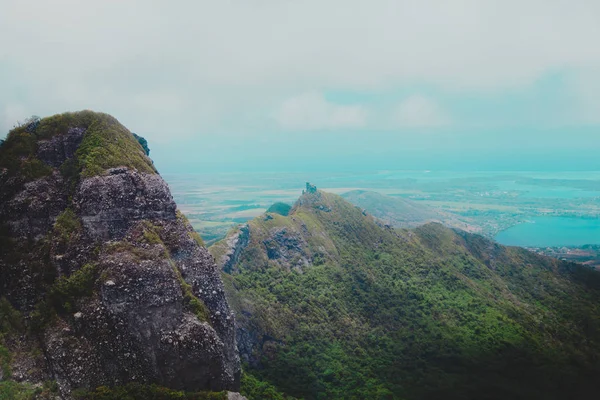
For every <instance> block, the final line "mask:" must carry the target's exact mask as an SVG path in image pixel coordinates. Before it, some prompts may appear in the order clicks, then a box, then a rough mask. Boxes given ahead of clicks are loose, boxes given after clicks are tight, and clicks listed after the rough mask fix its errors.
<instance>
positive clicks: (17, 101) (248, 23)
mask: <svg viewBox="0 0 600 400" xmlns="http://www.w3.org/2000/svg"><path fill="white" fill-rule="evenodd" d="M0 5H1V6H2V11H3V12H2V13H1V14H0V87H1V88H2V91H1V94H0V136H3V135H5V134H6V132H8V130H9V129H10V128H11V127H12V126H13V125H14V124H15V123H16V122H17V121H22V120H23V119H25V118H27V117H29V116H31V115H39V116H42V117H43V116H49V115H53V114H56V113H62V112H65V111H77V110H81V109H92V110H95V111H102V112H106V113H109V114H111V115H113V116H115V117H116V118H117V119H119V120H120V121H121V123H123V124H124V125H125V126H126V127H128V128H129V129H130V130H131V131H133V132H135V133H137V134H139V135H141V136H144V137H145V138H146V139H147V140H148V141H149V143H150V148H151V150H152V153H151V156H152V158H153V159H154V160H155V162H156V165H157V166H158V168H159V170H160V171H161V172H166V173H170V172H177V173H181V172H204V171H215V172H218V171H244V170H263V171H268V170H284V171H313V170H320V171H327V170H331V171H340V170H341V171H351V170H362V169H364V170H378V169H432V170H433V169H437V170H443V169H445V170H448V169H454V170H465V169H467V170H600V162H599V161H597V160H598V157H597V156H596V155H595V151H596V150H597V149H599V148H600V134H599V133H600V95H599V93H600V52H598V51H593V49H594V48H595V44H596V43H598V41H599V40H600V24H598V21H599V20H600V2H597V1H592V0H584V1H580V2H577V4H576V5H575V4H574V3H572V2H569V1H566V0H552V1H539V0H529V1H516V0H515V1H512V0H511V1H489V2H480V1H472V0H459V1H456V2H441V3H440V2H435V1H419V2H409V1H406V2H405V1H391V0H376V1H368V2H366V1H361V0H351V1H338V0H331V1H316V0H307V1H302V2H285V1H284V2H282V1H275V0H264V1H239V0H233V1H225V2H223V1H210V0H203V1H194V2H191V1H186V2H181V3H179V6H178V7H173V5H172V3H171V2H166V1H157V2H151V3H148V2H141V1H139V0H127V1H116V0H109V1H104V2H102V3H87V2H79V1H75V0H59V1H53V2H45V1H41V0H27V1H22V0H19V1H17V0H0ZM132 15H135V18H132V17H131V16H132ZM23 21H27V22H26V23H24V22H23ZM32 26H35V29H31V27H32ZM309 27H310V29H309Z"/></svg>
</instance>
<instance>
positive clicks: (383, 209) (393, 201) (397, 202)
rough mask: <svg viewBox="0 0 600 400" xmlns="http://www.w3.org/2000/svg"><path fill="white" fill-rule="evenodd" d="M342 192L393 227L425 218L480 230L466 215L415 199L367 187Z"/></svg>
mask: <svg viewBox="0 0 600 400" xmlns="http://www.w3.org/2000/svg"><path fill="white" fill-rule="evenodd" d="M341 196H342V197H343V198H344V199H345V200H347V201H349V202H350V203H352V204H354V205H356V206H358V207H360V208H363V209H365V210H366V211H368V212H369V213H370V214H372V215H373V216H375V217H377V218H379V219H380V220H382V221H384V222H386V223H388V224H390V225H392V226H394V227H396V228H414V227H417V226H419V225H423V224H426V223H428V222H440V223H442V224H444V225H446V226H449V227H453V228H459V229H463V230H466V231H470V232H479V231H480V229H479V228H477V227H476V226H475V225H474V224H473V221H471V220H470V219H469V218H466V217H463V216H458V215H456V214H452V213H449V212H447V211H441V210H437V209H435V208H433V207H430V206H428V205H426V204H422V203H418V202H415V201H411V200H407V199H403V198H399V197H391V196H386V195H383V194H381V193H377V192H372V191H366V190H353V191H350V192H347V193H343V194H342V195H341Z"/></svg>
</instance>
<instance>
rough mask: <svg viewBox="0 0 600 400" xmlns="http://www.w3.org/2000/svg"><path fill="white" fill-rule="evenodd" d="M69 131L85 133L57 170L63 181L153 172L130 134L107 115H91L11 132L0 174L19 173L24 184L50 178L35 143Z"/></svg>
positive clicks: (1, 150) (0, 157)
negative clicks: (112, 172) (110, 172)
mask: <svg viewBox="0 0 600 400" xmlns="http://www.w3.org/2000/svg"><path fill="white" fill-rule="evenodd" d="M34 122H35V123H34ZM70 128H82V129H85V130H86V131H85V134H84V137H83V141H82V143H81V145H80V147H79V149H78V150H77V152H76V157H75V159H73V160H67V161H66V162H65V164H67V163H68V164H67V165H63V166H61V168H60V170H61V172H63V175H65V176H67V178H69V179H72V178H74V177H78V176H79V174H81V175H83V176H86V177H88V176H94V175H99V174H101V173H103V172H104V171H105V170H106V169H108V168H113V167H119V166H126V167H130V168H135V169H137V170H138V171H141V172H148V173H154V172H156V170H155V168H154V166H153V164H152V161H150V159H149V158H148V157H147V155H146V151H145V149H144V148H143V147H142V145H141V144H140V142H139V141H138V140H137V139H136V138H135V137H134V136H133V134H132V133H131V132H129V131H128V130H127V129H126V128H125V127H124V126H123V125H121V124H120V123H119V122H118V121H117V120H116V119H115V118H113V117H111V116H110V115H108V114H102V113H96V112H92V111H80V112H73V113H64V114H58V115H54V116H52V117H48V118H43V119H41V120H35V121H33V120H32V121H31V122H30V123H27V124H23V125H21V126H18V127H17V128H15V129H13V130H12V131H10V132H9V134H8V136H7V138H6V140H5V141H4V142H3V143H2V144H1V145H0V170H1V169H7V171H8V174H9V175H11V176H12V175H16V174H17V173H19V176H21V177H22V178H23V179H25V181H30V180H34V179H39V178H42V177H44V176H48V175H50V174H51V172H52V168H51V167H49V166H48V165H46V164H44V163H43V162H42V161H40V160H39V159H38V158H37V156H36V153H37V148H38V141H39V140H47V139H51V138H52V137H54V136H57V135H63V134H66V133H68V131H69V129H70Z"/></svg>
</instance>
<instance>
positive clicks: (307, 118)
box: [275, 92, 367, 130]
mask: <svg viewBox="0 0 600 400" xmlns="http://www.w3.org/2000/svg"><path fill="white" fill-rule="evenodd" d="M275 119H276V120H277V122H278V123H279V125H280V126H281V127H282V128H284V129H289V130H319V129H342V128H360V127H362V126H365V124H366V122H367V112H366V110H365V108H364V107H362V106H360V105H340V104H335V103H332V102H329V101H327V100H326V99H325V97H323V95H322V94H320V93H316V92H310V93H303V94H301V95H299V96H296V97H292V98H289V99H287V100H285V101H284V102H283V104H282V105H281V107H280V108H279V110H278V111H277V113H276V115H275Z"/></svg>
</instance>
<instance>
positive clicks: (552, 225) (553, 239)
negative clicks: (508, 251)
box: [496, 217, 600, 247]
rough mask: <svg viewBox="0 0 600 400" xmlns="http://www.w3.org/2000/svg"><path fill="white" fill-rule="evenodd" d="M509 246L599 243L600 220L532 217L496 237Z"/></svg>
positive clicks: (555, 245)
mask: <svg viewBox="0 0 600 400" xmlns="http://www.w3.org/2000/svg"><path fill="white" fill-rule="evenodd" d="M496 240H497V241H498V242H499V243H501V244H504V245H508V246H524V247H557V246H583V245H585V244H600V219H599V218H575V217H534V218H532V219H531V220H530V221H528V222H524V223H521V224H518V225H515V226H512V227H510V228H508V229H505V230H503V231H502V232H500V233H498V235H496Z"/></svg>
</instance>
